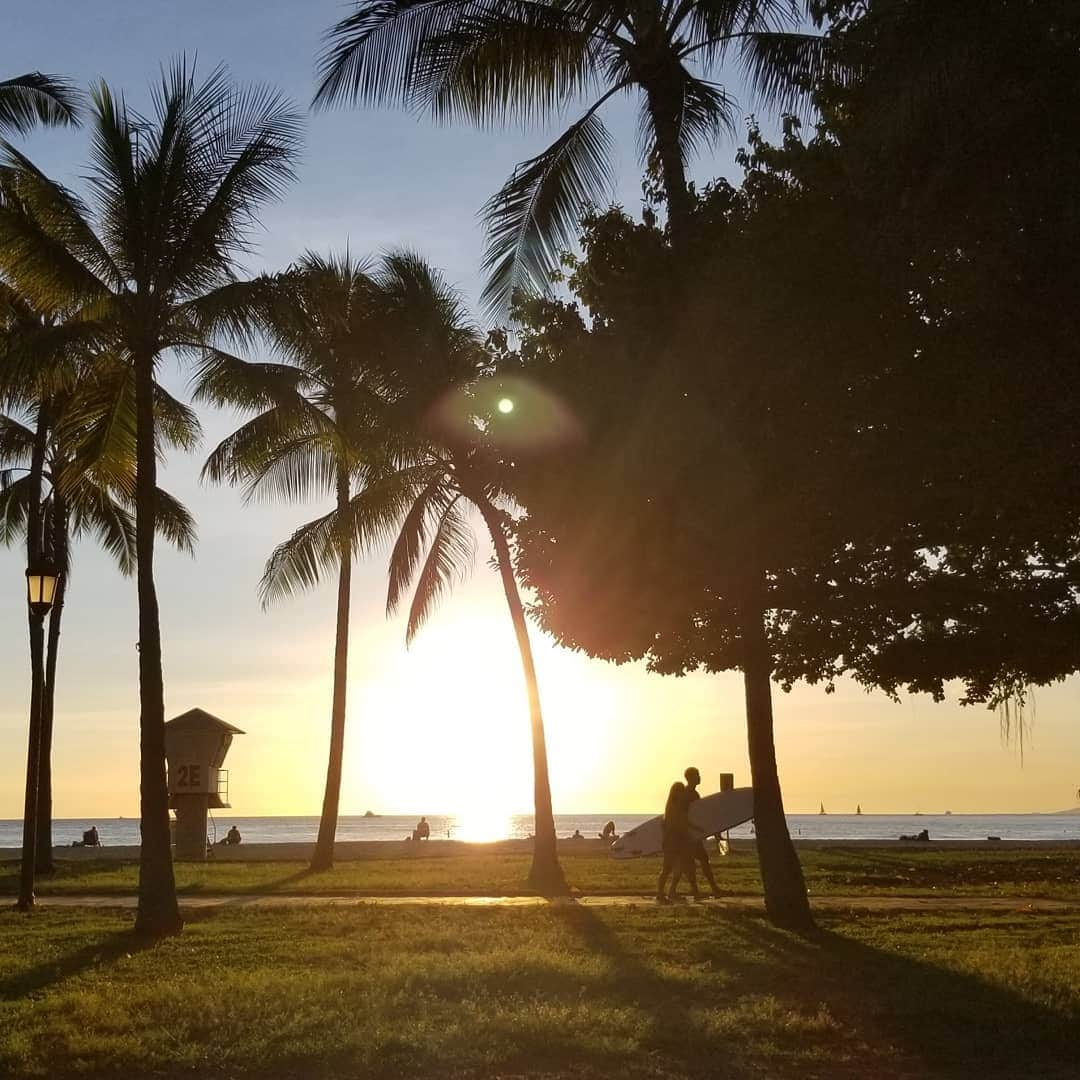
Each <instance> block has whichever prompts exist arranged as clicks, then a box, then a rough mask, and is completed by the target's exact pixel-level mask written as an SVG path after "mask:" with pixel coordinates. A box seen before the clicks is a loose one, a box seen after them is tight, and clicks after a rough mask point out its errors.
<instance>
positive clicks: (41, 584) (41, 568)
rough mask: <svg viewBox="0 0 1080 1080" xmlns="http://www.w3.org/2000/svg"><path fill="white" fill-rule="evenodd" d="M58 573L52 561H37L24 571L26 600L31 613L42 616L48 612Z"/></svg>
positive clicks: (51, 603) (58, 577) (58, 576)
mask: <svg viewBox="0 0 1080 1080" xmlns="http://www.w3.org/2000/svg"><path fill="white" fill-rule="evenodd" d="M59 580H60V574H59V572H58V571H57V569H56V567H55V566H53V565H52V563H47V562H39V563H35V564H34V565H33V566H31V567H28V568H27V571H26V602H27V604H28V605H29V607H30V613H31V614H32V615H38V616H40V617H41V618H44V617H45V616H46V615H48V614H49V609H50V608H51V607H52V605H53V597H54V596H55V595H56V583H57V582H58V581H59Z"/></svg>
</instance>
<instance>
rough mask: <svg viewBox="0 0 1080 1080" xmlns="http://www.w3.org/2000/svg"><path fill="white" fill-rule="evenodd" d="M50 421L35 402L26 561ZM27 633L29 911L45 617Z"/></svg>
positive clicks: (24, 890)
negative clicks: (28, 660)
mask: <svg viewBox="0 0 1080 1080" xmlns="http://www.w3.org/2000/svg"><path fill="white" fill-rule="evenodd" d="M48 431H49V422H48V415H47V413H46V410H45V406H44V404H43V403H39V405H38V415H37V426H36V428H35V430H34V447H33V450H32V452H31V458H30V503H29V505H28V506H27V508H26V564H27V567H30V566H33V565H34V564H35V563H37V562H39V561H40V559H41V555H42V543H41V538H42V536H41V534H42V529H41V517H42V513H41V478H42V475H43V474H44V472H45V451H46V448H47V445H48ZM28 629H29V636H30V717H29V722H28V724H27V731H28V734H27V745H26V792H25V798H24V799H23V836H22V853H21V854H22V865H21V868H20V874H19V899H18V901H17V902H16V904H15V906H16V907H17V908H18V909H19V910H20V911H29V910H30V908H32V907H33V906H34V870H35V862H36V859H37V823H38V807H37V800H38V774H39V770H40V767H41V706H42V696H43V694H44V690H45V668H44V659H45V620H44V617H43V616H41V615H35V614H34V613H33V612H32V611H31V612H30V613H29V627H28Z"/></svg>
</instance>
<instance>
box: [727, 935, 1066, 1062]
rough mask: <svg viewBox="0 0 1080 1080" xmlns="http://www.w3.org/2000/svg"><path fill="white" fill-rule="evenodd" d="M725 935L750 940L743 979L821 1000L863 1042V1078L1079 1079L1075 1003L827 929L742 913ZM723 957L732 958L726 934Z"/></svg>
mask: <svg viewBox="0 0 1080 1080" xmlns="http://www.w3.org/2000/svg"><path fill="white" fill-rule="evenodd" d="M881 921H882V922H883V923H884V922H885V920H884V919H882V920H881ZM969 929H974V930H977V929H978V927H977V926H974V927H971V928H969ZM727 933H728V934H729V935H738V936H739V937H738V939H737V940H741V942H742V943H745V950H746V956H747V959H745V960H742V961H740V960H738V959H736V960H735V967H736V970H737V974H738V980H739V981H744V982H745V983H746V984H748V985H752V986H754V987H755V988H760V989H766V990H767V991H768V992H769V993H770V994H773V995H775V996H776V997H777V998H779V999H780V1000H781V1001H790V1002H796V1003H797V1002H802V1003H806V1002H812V1001H819V1002H821V1003H822V1004H823V1005H825V1006H826V1007H827V1009H828V1010H829V1013H830V1014H831V1015H832V1016H833V1017H834V1018H835V1019H836V1020H837V1021H838V1023H839V1025H840V1027H841V1029H843V1030H847V1031H849V1032H851V1033H852V1034H853V1035H854V1036H856V1040H857V1041H858V1042H860V1043H862V1044H863V1045H864V1046H865V1047H866V1049H865V1050H864V1051H863V1053H864V1054H865V1055H866V1057H865V1060H864V1061H863V1066H864V1068H865V1072H864V1075H868V1076H879V1075H880V1076H891V1075H908V1074H910V1075H918V1076H927V1077H930V1076H933V1077H950V1078H951V1077H957V1078H959V1077H1009V1078H1012V1077H1017V1076H1024V1077H1061V1078H1065V1077H1075V1076H1076V1055H1077V1050H1078V1048H1080V1041H1078V1038H1077V1034H1076V1032H1077V1030H1078V1027H1080V1015H1077V1013H1076V1010H1075V1008H1073V1009H1072V1010H1070V1009H1069V1007H1068V1006H1066V1007H1064V1008H1063V1009H1054V1008H1050V1007H1047V1006H1044V1005H1041V1004H1039V1003H1038V1002H1036V1001H1033V1000H1032V999H1030V998H1028V997H1024V996H1023V995H1022V994H1020V993H1018V992H1014V991H1012V990H1010V989H1008V988H1007V987H1006V986H1004V985H1003V984H1002V983H1001V982H997V981H991V980H990V979H987V978H983V977H980V976H978V975H976V974H971V973H968V972H964V971H959V970H957V969H956V968H953V967H948V966H944V965H943V964H941V963H934V962H931V961H927V960H922V959H918V958H917V957H916V956H914V955H912V954H911V953H905V952H902V951H894V950H892V949H881V948H875V947H873V946H872V945H868V944H866V943H864V942H860V941H857V940H854V939H853V938H851V937H848V936H845V935H843V934H838V933H835V932H831V931H828V930H825V931H822V932H820V933H818V934H817V935H815V936H814V937H812V938H808V939H801V940H800V939H798V938H793V937H792V936H790V935H787V934H785V933H783V932H782V931H779V930H776V929H775V928H774V927H772V926H770V925H769V924H768V923H767V922H766V921H765V920H764V919H762V918H760V917H756V916H749V915H742V914H739V915H735V916H733V917H732V918H731V919H730V920H729V921H728V923H727ZM763 959H764V962H763ZM723 960H724V961H726V962H728V963H731V962H732V955H731V942H730V938H729V943H728V946H727V948H725V949H724V952H723ZM883 1051H884V1057H883V1058H882V1057H881V1055H882V1052H883ZM855 1071H858V1070H857V1069H856V1070H855Z"/></svg>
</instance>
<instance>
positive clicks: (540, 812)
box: [478, 502, 567, 896]
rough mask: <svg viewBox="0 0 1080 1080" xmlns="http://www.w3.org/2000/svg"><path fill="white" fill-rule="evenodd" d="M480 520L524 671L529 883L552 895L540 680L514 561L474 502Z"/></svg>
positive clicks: (555, 870) (557, 885)
mask: <svg viewBox="0 0 1080 1080" xmlns="http://www.w3.org/2000/svg"><path fill="white" fill-rule="evenodd" d="M478 505H479V507H480V513H481V515H482V516H483V518H484V524H485V525H487V527H488V532H490V533H491V542H492V543H493V544H494V546H495V561H496V562H497V563H498V566H499V576H500V577H501V578H502V585H503V592H504V593H505V594H506V603H507V606H508V607H509V608H510V619H511V621H512V622H513V624H514V634H515V635H516V636H517V644H518V652H519V653H520V654H521V667H522V671H523V672H524V674H525V687H526V690H527V692H528V695H529V725H530V728H531V730H532V750H533V802H534V806H535V810H534V817H535V823H534V833H535V837H534V840H533V857H532V867H531V868H530V870H529V887H530V888H533V889H535V890H536V891H537V892H539V893H541V894H542V895H544V896H555V895H559V894H561V893H565V892H566V891H567V886H566V878H565V877H564V876H563V871H562V867H561V866H560V865H559V853H558V848H557V845H556V842H555V815H554V813H553V812H552V809H551V780H550V778H549V776H548V760H547V740H546V739H545V737H544V715H543V713H542V712H541V709H540V683H539V682H538V680H537V678H536V665H535V664H534V663H533V654H532V645H531V643H530V642H529V626H528V623H527V622H526V621H525V609H524V608H523V607H522V604H521V595H520V594H519V593H518V587H517V579H516V578H515V577H514V564H513V561H512V560H511V558H510V545H509V544H508V543H507V541H506V533H505V532H504V531H503V525H502V522H501V521H500V520H499V517H498V514H497V512H496V511H495V510H494V509H493V508H492V507H491V506H490V504H486V503H484V502H480V503H478Z"/></svg>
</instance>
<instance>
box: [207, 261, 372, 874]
mask: <svg viewBox="0 0 1080 1080" xmlns="http://www.w3.org/2000/svg"><path fill="white" fill-rule="evenodd" d="M258 287H259V290H260V300H261V302H260V303H259V305H258V307H259V320H260V322H261V325H262V329H263V330H264V332H265V336H266V338H267V340H268V341H269V342H270V343H271V345H272V346H273V348H274V349H275V350H276V351H277V353H278V354H279V356H280V357H281V359H282V360H283V361H284V362H283V363H270V364H265V363H264V364H256V363H245V362H243V361H239V360H236V359H235V358H233V357H230V356H227V355H223V354H219V355H215V356H212V357H211V358H210V359H209V360H208V362H207V364H206V365H205V367H204V370H203V374H202V377H201V379H200V381H199V385H198V389H197V391H196V396H197V397H198V398H200V399H201V400H205V401H210V402H213V403H214V404H216V405H236V406H240V407H241V408H247V409H251V408H255V409H260V410H261V411H260V412H259V413H258V414H257V415H256V416H255V417H253V418H252V419H251V420H248V421H247V422H246V423H245V424H243V426H241V427H240V428H239V429H238V430H237V431H235V432H234V433H233V434H232V435H230V436H229V437H228V438H227V439H225V440H224V441H223V442H222V443H221V444H220V445H219V446H218V447H217V448H216V449H215V450H214V451H213V453H212V454H211V455H210V457H209V459H208V460H207V462H206V465H205V467H204V468H203V477H204V478H205V479H209V480H212V481H214V482H219V483H220V482H226V483H230V484H238V485H242V486H243V488H244V495H245V499H247V500H250V499H271V500H273V499H282V500H287V501H300V500H309V499H312V498H319V497H322V498H327V499H332V500H333V501H334V508H333V510H331V511H330V512H329V513H327V514H325V515H321V516H319V517H317V518H315V519H314V520H313V521H309V522H307V523H306V524H304V525H302V526H300V528H299V529H297V530H296V532H295V533H294V534H293V536H292V537H291V538H290V539H288V540H286V541H285V542H284V543H282V544H281V545H279V546H278V548H277V549H276V550H275V551H274V553H273V554H272V555H271V557H270V560H269V562H268V563H267V566H266V572H265V574H264V576H263V580H262V584H261V586H260V592H261V594H262V600H263V607H264V608H265V607H267V606H268V605H269V604H270V603H271V601H272V600H273V599H274V598H276V597H278V596H280V595H282V594H284V593H289V592H292V591H294V590H295V589H302V588H311V587H313V586H314V585H316V584H317V583H318V581H319V579H320V576H321V571H323V570H326V571H327V572H329V570H330V569H331V567H333V568H334V569H336V571H337V578H338V590H337V624H336V625H337V629H336V634H335V645H334V685H333V699H332V705H331V710H330V754H329V761H328V765H327V773H326V790H325V794H324V796H323V807H322V816H321V818H320V820H319V835H318V840H317V842H316V845H315V854H314V856H313V858H312V861H311V869H312V870H327V869H329V868H330V867H331V866H332V865H333V862H334V839H335V836H336V833H337V820H338V807H339V803H340V797H341V774H342V765H343V759H344V748H345V706H346V690H347V684H348V657H349V604H350V598H351V591H352V563H353V558H354V555H355V551H356V549H355V545H354V542H353V525H352V519H351V515H350V502H351V500H352V496H353V484H354V479H355V478H357V477H360V476H362V474H363V468H364V452H365V442H366V430H365V421H366V419H367V418H368V417H369V415H370V412H371V403H372V402H373V401H374V400H375V399H376V395H377V380H376V373H377V370H378V369H377V360H378V357H377V349H378V323H377V314H378V312H377V307H378V305H377V303H376V293H377V289H376V286H375V284H374V282H373V281H372V280H371V278H370V276H369V275H368V272H367V268H366V267H365V266H364V265H363V264H360V263H357V262H356V261H354V260H353V259H352V258H351V257H350V256H349V255H348V254H346V255H344V256H342V257H341V258H332V257H331V258H323V257H322V256H319V255H316V254H312V253H308V254H306V255H305V256H304V257H303V258H302V259H301V260H300V261H299V262H298V263H297V264H296V266H295V267H293V268H292V270H291V271H290V272H288V273H286V274H283V275H281V276H280V277H278V278H276V279H263V280H262V281H261V282H259V283H258ZM284 568H288V570H284Z"/></svg>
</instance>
